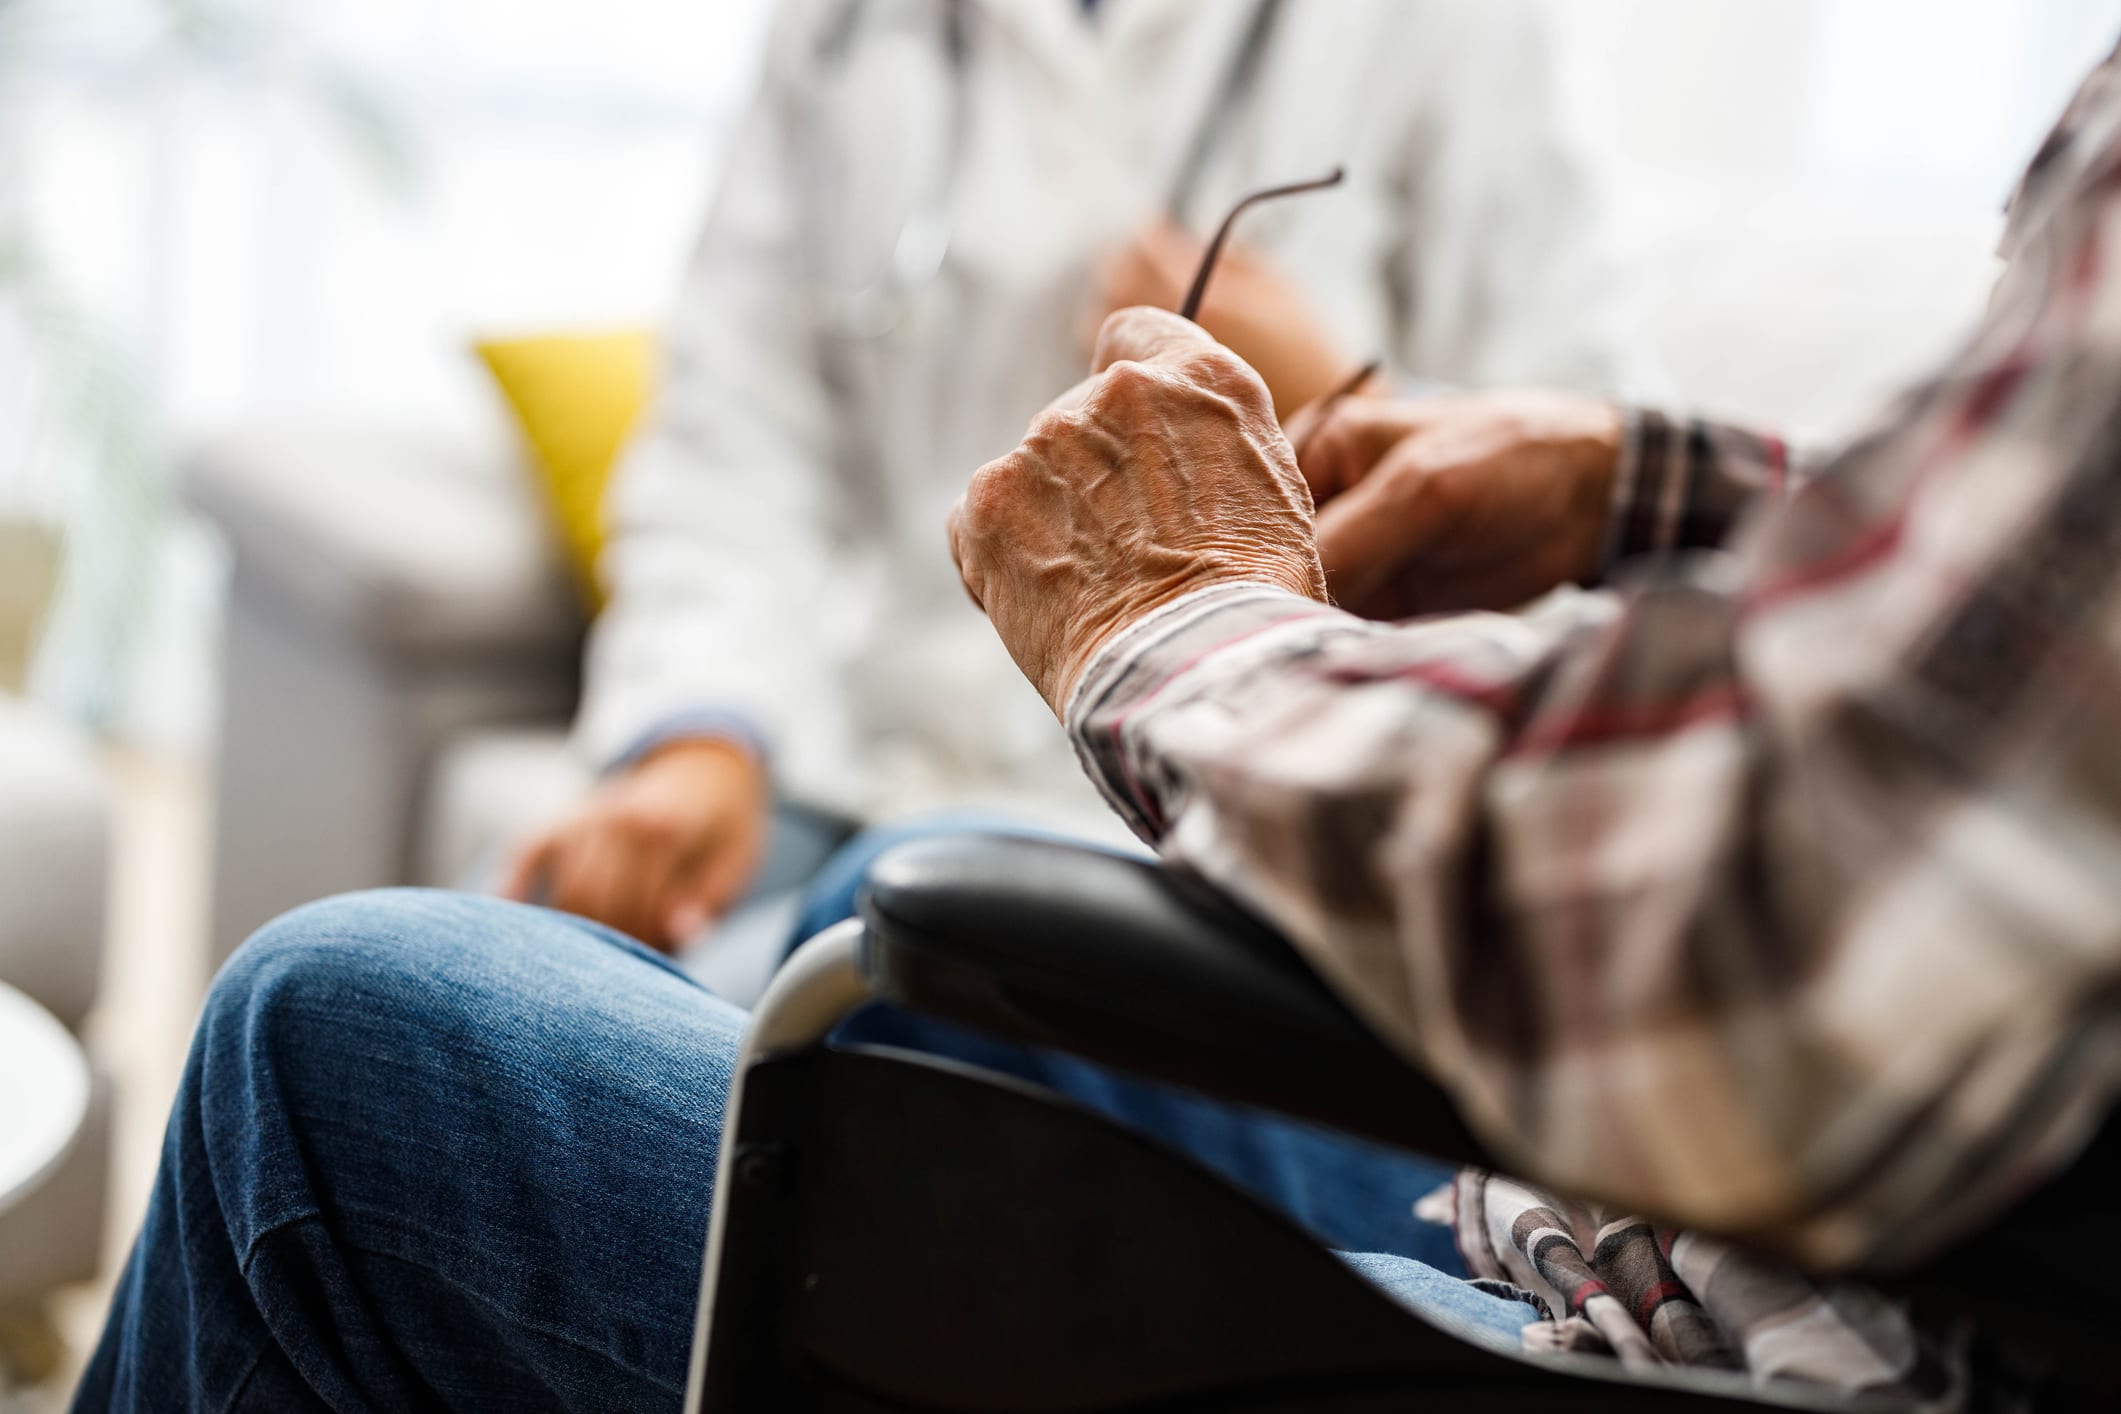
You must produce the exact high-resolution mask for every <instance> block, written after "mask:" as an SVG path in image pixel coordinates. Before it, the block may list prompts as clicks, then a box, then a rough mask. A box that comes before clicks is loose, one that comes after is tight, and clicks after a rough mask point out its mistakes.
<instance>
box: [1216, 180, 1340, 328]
mask: <svg viewBox="0 0 2121 1414" xmlns="http://www.w3.org/2000/svg"><path fill="white" fill-rule="evenodd" d="M1346 176H1347V170H1346V169H1345V168H1342V167H1335V168H1334V169H1333V170H1332V171H1330V172H1328V173H1326V175H1324V176H1323V177H1318V178H1316V179H1314V180H1312V181H1308V182H1292V183H1291V184H1289V185H1288V186H1285V187H1268V188H1267V189H1266V190H1265V191H1256V192H1253V193H1252V194H1251V195H1250V196H1248V197H1246V198H1245V199H1244V200H1242V201H1240V202H1238V203H1237V205H1235V206H1233V207H1231V208H1230V214H1229V215H1228V216H1225V217H1224V218H1223V223H1222V225H1220V226H1218V227H1217V228H1216V230H1215V239H1214V240H1211V241H1209V242H1208V248H1207V250H1206V251H1204V252H1202V254H1201V258H1200V269H1199V270H1198V271H1197V272H1195V274H1194V276H1193V286H1192V288H1191V289H1189V290H1187V291H1186V300H1185V303H1184V304H1181V305H1180V306H1179V307H1178V312H1179V315H1180V316H1181V317H1182V318H1186V319H1197V318H1198V317H1199V315H1200V305H1201V301H1202V300H1203V299H1204V298H1206V296H1207V293H1208V280H1209V278H1210V277H1211V276H1213V275H1214V274H1215V263H1216V262H1217V261H1218V260H1220V259H1222V253H1223V246H1224V245H1226V244H1228V242H1229V240H1230V231H1231V228H1232V227H1234V226H1236V225H1237V218H1238V217H1240V216H1242V215H1244V214H1245V213H1246V212H1247V211H1250V210H1251V209H1252V208H1253V207H1255V206H1257V205H1259V204H1260V203H1261V202H1263V201H1278V200H1280V199H1281V198H1282V197H1285V196H1302V195H1304V194H1305V193H1306V192H1314V191H1324V190H1325V189H1326V188H1327V187H1337V186H1339V185H1340V184H1341V181H1342V179H1343V178H1345V177H1346Z"/></svg>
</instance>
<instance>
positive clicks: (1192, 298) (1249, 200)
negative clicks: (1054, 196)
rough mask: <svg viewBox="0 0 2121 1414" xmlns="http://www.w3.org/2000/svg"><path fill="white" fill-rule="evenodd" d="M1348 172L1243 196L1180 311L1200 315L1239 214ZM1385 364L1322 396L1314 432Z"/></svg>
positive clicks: (1204, 257)
mask: <svg viewBox="0 0 2121 1414" xmlns="http://www.w3.org/2000/svg"><path fill="white" fill-rule="evenodd" d="M1347 175H1348V172H1347V169H1346V168H1345V167H1335V168H1334V169H1333V170H1332V171H1330V172H1328V173H1326V174H1325V175H1324V176H1323V177H1316V178H1313V179H1312V180H1310V181H1308V182H1291V183H1289V184H1288V185H1286V186H1279V187H1266V188H1263V189H1262V190H1260V191H1256V192H1253V193H1252V194H1251V195H1249V196H1246V197H1243V198H1241V199H1240V200H1239V201H1238V203H1237V205H1235V206H1233V207H1231V208H1230V214H1229V215H1228V216H1225V217H1223V223H1222V224H1221V225H1220V226H1217V227H1216V228H1215V239H1213V240H1211V241H1209V242H1208V248H1207V249H1206V250H1204V251H1202V252H1201V257H1200V269H1199V270H1197V271H1195V272H1194V275H1193V284H1192V287H1191V288H1189V289H1188V290H1187V291H1186V299H1185V303H1183V304H1181V305H1180V306H1179V307H1178V312H1179V315H1180V316H1181V317H1182V318H1186V319H1192V320H1196V321H1197V320H1198V319H1199V317H1200V306H1201V301H1203V300H1204V299H1206V298H1207V295H1208V281H1209V280H1210V279H1212V278H1213V277H1214V275H1215V266H1216V263H1217V262H1218V261H1220V260H1221V259H1222V254H1223V247H1224V246H1225V245H1227V244H1229V241H1230V232H1231V230H1232V228H1234V227H1235V226H1236V225H1237V218H1238V217H1240V216H1242V215H1244V214H1245V213H1246V212H1247V211H1250V210H1251V209H1252V208H1253V207H1255V206H1257V205H1259V204H1260V203H1261V202H1266V201H1279V200H1280V199H1281V198H1283V197H1285V196H1306V195H1308V194H1310V193H1311V192H1315V191H1325V190H1326V189H1327V188H1329V187H1337V186H1339V185H1340V184H1341V182H1342V181H1343V180H1344V179H1345V178H1346V177H1347ZM1383 367H1384V360H1383V359H1380V358H1373V359H1371V360H1370V361H1369V362H1368V363H1366V364H1364V365H1363V366H1362V367H1361V368H1358V369H1356V370H1355V373H1354V375H1353V376H1352V377H1350V378H1349V379H1348V380H1347V381H1346V382H1345V383H1342V384H1341V385H1340V386H1339V387H1338V388H1335V389H1334V390H1333V391H1332V392H1330V393H1328V394H1326V396H1325V397H1323V398H1321V399H1320V400H1319V403H1318V407H1319V411H1320V414H1321V415H1320V417H1319V418H1318V419H1317V421H1316V422H1314V423H1313V424H1312V432H1313V435H1316V433H1317V429H1318V428H1319V427H1322V426H1324V425H1325V417H1324V414H1325V413H1328V412H1331V411H1332V409H1333V406H1334V404H1336V403H1338V402H1340V401H1341V400H1342V399H1344V398H1348V397H1352V396H1353V395H1354V393H1355V391H1356V390H1357V389H1358V388H1360V387H1362V385H1363V384H1365V383H1367V382H1369V381H1370V380H1371V379H1372V378H1375V377H1376V376H1377V373H1378V370H1380V369H1381V368H1383ZM1304 444H1305V446H1304V447H1299V448H1298V449H1297V455H1298V459H1299V460H1301V458H1302V454H1303V451H1304V449H1305V447H1308V446H1309V445H1310V438H1309V437H1306V438H1305V439H1304Z"/></svg>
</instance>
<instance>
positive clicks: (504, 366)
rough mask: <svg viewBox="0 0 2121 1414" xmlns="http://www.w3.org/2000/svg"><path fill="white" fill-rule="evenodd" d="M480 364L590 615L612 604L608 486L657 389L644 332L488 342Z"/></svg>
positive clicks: (650, 341)
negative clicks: (510, 414)
mask: <svg viewBox="0 0 2121 1414" xmlns="http://www.w3.org/2000/svg"><path fill="white" fill-rule="evenodd" d="M477 349H478V354H479V358H480V359H481V360H482V361H483V362H484V363H485V364H486V367H487V370H488V371H489V372H491V373H492V374H493V377H494V381H495V382H496V383H498V384H499V385H500V387H501V393H502V396H504V397H506V398H507V399H508V405H509V406H510V407H511V408H513V409H514V410H515V415H516V421H517V423H518V424H520V425H521V427H522V429H523V438H524V440H525V442H527V443H528V444H529V447H530V455H531V461H532V462H533V464H534V465H535V469H536V471H537V477H538V484H539V487H540V488H541V489H542V490H543V492H544V494H545V501H546V505H547V506H548V508H549V509H550V510H551V513H552V516H553V520H554V523H555V524H556V525H557V526H558V527H559V530H560V536H561V539H562V541H563V542H564V544H565V546H566V549H567V560H568V563H569V565H570V566H571V567H572V568H573V570H574V572H575V578H576V582H577V583H579V584H580V585H581V587H582V593H583V595H584V596H585V598H586V599H587V600H588V603H589V606H590V608H591V610H596V609H600V608H602V607H603V603H604V589H603V581H602V580H600V579H599V578H598V577H597V555H598V553H599V552H601V551H602V550H603V548H604V488H605V486H606V485H608V484H609V482H610V480H611V472H612V468H613V467H615V466H616V465H617V464H618V459H619V453H620V452H622V451H623V450H625V447H626V440H627V438H628V437H630V436H631V435H632V433H633V428H634V424H635V423H636V422H638V421H639V420H640V416H641V413H642V411H643V410H644V409H645V408H646V407H647V406H648V400H649V397H650V395H651V394H652V392H653V391H654V383H655V356H656V341H655V336H654V335H652V334H650V333H648V332H647V331H645V330H632V331H623V332H617V333H606V334H554V335H546V336H539V337H535V338H522V339H488V340H483V341H481V342H480V343H479V344H478V345H477Z"/></svg>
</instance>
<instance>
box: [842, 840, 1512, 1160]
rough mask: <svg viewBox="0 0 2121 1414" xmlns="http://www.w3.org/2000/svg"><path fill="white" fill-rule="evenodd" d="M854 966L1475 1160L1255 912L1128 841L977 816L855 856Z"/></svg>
mask: <svg viewBox="0 0 2121 1414" xmlns="http://www.w3.org/2000/svg"><path fill="white" fill-rule="evenodd" d="M862 917H863V921H864V923H865V925H866V928H867V936H866V939H865V941H864V945H863V946H864V953H863V959H862V966H863V970H864V972H865V973H866V974H867V976H868V978H869V980H870V982H871V984H872V985H873V986H874V987H875V988H876V990H877V994H878V996H879V997H881V998H882V999H883V1000H886V1001H889V1002H891V1003H893V1004H895V1005H898V1006H902V1007H905V1008H907V1009H908V1010H912V1011H918V1012H922V1013H926V1014H928V1015H932V1016H939V1017H942V1018H944V1019H946V1020H950V1021H956V1022H959V1023H962V1024H964V1025H967V1026H971V1027H974V1028H976V1029H978V1030H981V1031H984V1032H987V1033H989V1034H992V1035H997V1036H1000V1037H1003V1038H1005V1039H1008V1040H1013V1041H1018V1042H1022V1043H1024V1044H1028V1045H1034V1046H1040V1047H1045V1048H1048V1049H1052V1050H1059V1051H1066V1052H1069V1053H1071V1054H1074V1055H1077V1056H1081V1057H1083V1058H1084V1059H1087V1060H1091V1061H1095V1062H1098V1063H1100V1064H1104V1065H1109V1066H1112V1067H1115V1068H1117V1069H1121V1070H1126V1071H1129V1072H1132V1073H1135V1074H1138V1075H1141V1076H1144V1077H1147V1078H1151V1079H1157V1080H1163V1081H1168V1082H1170V1083H1173V1084H1176V1085H1180V1086H1184V1087H1186V1088H1188V1089H1192V1090H1197V1091H1200V1092H1202V1093H1205V1094H1208V1095H1212V1096H1215V1097H1217V1098H1220V1099H1226V1100H1234V1101H1237V1102H1240V1103H1243V1104H1249V1105H1254V1106H1258V1107H1261V1108H1264V1109H1270V1110H1274V1111H1277V1112H1279V1113H1282V1114H1285V1115H1288V1116H1291V1117H1293V1118H1297V1119H1304V1120H1311V1121H1315V1122H1317V1123H1320V1124H1325V1125H1329V1126H1332V1127H1334V1128H1337V1129H1341V1130H1344V1131H1347V1132H1349V1133H1353V1134H1358V1135H1361V1136H1363V1137H1365V1138H1370V1139H1376V1140H1381V1141H1383V1142H1385V1143H1388V1144H1394V1145H1398V1146H1400V1147H1402V1148H1407V1149H1411V1150H1415V1151H1417V1152H1420V1153H1423V1154H1427V1155H1430V1156H1432V1157H1434V1158H1438V1159H1443V1160H1448V1161H1454V1162H1462V1163H1474V1164H1483V1165H1485V1164H1489V1163H1491V1160H1490V1159H1489V1158H1488V1157H1487V1156H1486V1154H1485V1152H1484V1150H1483V1149H1482V1147H1481V1146H1480V1144H1479V1142H1478V1141H1477V1140H1475V1139H1474V1137H1473V1135H1472V1133H1471V1131H1469V1130H1468V1129H1467V1128H1466V1126H1465V1124H1464V1122H1463V1121H1462V1120H1461V1119H1460V1118H1459V1116H1458V1112H1457V1110H1456V1108H1455V1107H1454V1106H1453V1105H1452V1103H1451V1101H1450V1099H1449V1098H1448V1097H1447V1096H1445V1095H1444V1093H1443V1092H1442V1091H1441V1090H1440V1089H1438V1088H1437V1087H1436V1085H1435V1084H1433V1083H1432V1082H1431V1081H1429V1080H1428V1079H1426V1078H1425V1077H1424V1076H1423V1075H1422V1074H1421V1073H1420V1072H1418V1071H1416V1070H1415V1069H1414V1068H1413V1067H1412V1066H1410V1065H1409V1064H1408V1063H1407V1062H1406V1061H1404V1060H1402V1059H1401V1058H1400V1057H1399V1056H1398V1055H1397V1054H1396V1053H1395V1052H1393V1051H1392V1050H1390V1049H1389V1048H1387V1047H1386V1046H1385V1045H1384V1044H1383V1043H1382V1042H1381V1041H1379V1040H1378V1039H1377V1038H1376V1037H1375V1036H1374V1035H1373V1034H1372V1033H1371V1032H1370V1030H1369V1029H1368V1028H1367V1027H1366V1026H1364V1025H1363V1023H1362V1022H1360V1021H1359V1020H1357V1019H1356V1017H1355V1016H1354V1014H1353V1013H1352V1012H1350V1011H1349V1010H1348V1009H1347V1007H1346V1006H1344V1005H1343V1004H1342V1003H1341V1002H1340V1001H1339V999H1338V998H1336V997H1335V996H1334V995H1333V994H1332V993H1331V992H1330V991H1328V990H1327V988H1326V986H1325V985H1324V984H1323V983H1322V982H1320V981H1319V980H1318V978H1317V977H1316V976H1315V975H1314V974H1313V973H1312V971H1311V969H1310V968H1309V966H1308V965H1307V964H1305V963H1304V961H1303V960H1302V959H1301V958H1300V957H1299V956H1298V955H1297V953H1296V951H1295V950H1294V949H1293V948H1292V947H1291V946H1290V945H1289V943H1288V942H1287V941H1286V940H1285V939H1283V938H1282V937H1281V936H1280V935H1279V934H1278V933H1276V932H1275V931H1274V930H1273V929H1271V928H1269V927H1267V926H1266V925H1265V924H1263V923H1261V922H1260V921H1259V920H1258V919H1256V918H1254V917H1253V916H1252V915H1250V914H1248V913H1246V912H1244V911H1243V910H1241V909H1239V908H1238V907H1237V906H1235V905H1234V904H1232V903H1230V902H1229V901H1228V900H1227V899H1225V898H1224V897H1223V896H1222V895H1221V894H1219V893H1218V892H1217V891H1215V890H1214V889H1212V888H1211V887H1210V886H1208V885H1207V884H1205V883H1203V882H1201V881H1200V880H1198V879H1195V878H1193V877H1191V876H1189V875H1185V874H1182V873H1179V872H1177V871H1175V870H1171V869H1166V868H1162V867H1159V866H1158V865H1156V864H1153V863H1150V862H1148V861H1144V860H1136V859H1127V858H1122V857H1120V856H1117V855H1113V854H1107V853H1104V852H1102V851H1099V850H1094V849H1087V848H1082V847H1080V846H1074V845H1066V844H1058V843H1053V842H1049V841H1043V840H1031V839H1018V838H1006V837H999V836H987V835H964V836H948V837H938V838H934V839H927V840H921V841H918V842H915V843H912V844H907V845H902V846H900V847H898V848H896V849H893V850H891V851H889V852H888V853H886V854H885V855H883V856H882V857H881V858H880V859H878V861H877V862H876V864H875V865H874V866H873V868H872V869H871V871H870V876H869V885H868V890H867V892H866V894H865V896H864V898H863V901H862Z"/></svg>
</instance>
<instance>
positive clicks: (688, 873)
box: [664, 836, 759, 944]
mask: <svg viewBox="0 0 2121 1414" xmlns="http://www.w3.org/2000/svg"><path fill="white" fill-rule="evenodd" d="M758 867H759V854H758V848H757V843H756V840H755V839H754V838H752V837H750V836H745V837H743V838H740V839H732V840H725V841H722V842H721V843H719V844H717V845H716V846H715V847H714V848H712V849H709V850H707V851H706V852H704V853H703V854H701V855H700V856H699V857H698V858H696V859H695V860H693V861H692V862H691V863H690V864H689V865H688V866H687V867H686V869H685V870H684V871H683V872H682V873H680V874H679V875H678V877H677V878H676V879H675V880H673V882H672V887H671V892H670V897H669V900H668V901H667V903H666V905H665V909H664V913H665V917H666V918H667V919H668V926H669V929H670V934H671V937H672V939H673V940H674V941H675V942H677V943H679V944H683V943H685V942H687V941H689V940H690V939H692V938H694V937H696V936H697V935H698V934H699V933H700V931H701V930H702V929H704V928H706V927H707V925H708V924H710V923H712V922H714V921H715V920H716V919H718V918H720V917H721V916H722V915H723V914H725V913H727V912H728V911H729V910H730V909H732V908H734V907H735V906H736V905H737V904H738V902H740V901H741V900H742V899H743V897H744V895H745V894H746V893H748V892H750V889H751V885H752V882H753V880H755V879H756V878H757V876H758Z"/></svg>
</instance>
